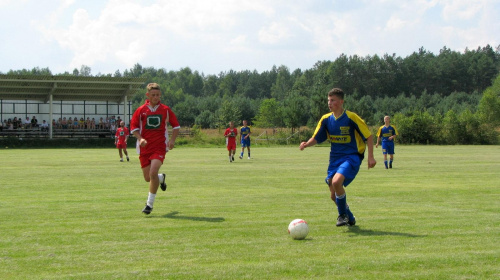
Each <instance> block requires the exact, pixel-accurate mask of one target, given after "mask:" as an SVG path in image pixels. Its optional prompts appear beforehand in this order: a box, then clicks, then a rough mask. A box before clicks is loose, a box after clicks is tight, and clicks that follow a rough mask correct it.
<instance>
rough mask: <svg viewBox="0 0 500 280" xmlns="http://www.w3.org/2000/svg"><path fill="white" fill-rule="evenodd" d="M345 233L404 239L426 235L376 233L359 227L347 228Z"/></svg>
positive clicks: (389, 232) (390, 232) (391, 232)
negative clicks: (401, 237) (402, 237)
mask: <svg viewBox="0 0 500 280" xmlns="http://www.w3.org/2000/svg"><path fill="white" fill-rule="evenodd" d="M347 229H348V230H347V232H349V233H354V234H356V235H366V236H385V235H389V236H404V237H426V236H427V235H419V234H411V233H404V232H393V231H376V230H371V229H362V228H360V227H359V226H350V227H347Z"/></svg>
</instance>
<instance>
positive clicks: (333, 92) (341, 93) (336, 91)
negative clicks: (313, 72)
mask: <svg viewBox="0 0 500 280" xmlns="http://www.w3.org/2000/svg"><path fill="white" fill-rule="evenodd" d="M334 95H335V96H337V97H338V98H340V99H342V100H344V91H343V90H342V89H341V88H332V89H331V90H330V91H329V92H328V96H334Z"/></svg>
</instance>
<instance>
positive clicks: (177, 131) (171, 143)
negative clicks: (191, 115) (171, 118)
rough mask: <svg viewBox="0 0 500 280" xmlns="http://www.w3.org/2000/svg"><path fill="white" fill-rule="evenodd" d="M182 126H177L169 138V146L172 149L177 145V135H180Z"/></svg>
mask: <svg viewBox="0 0 500 280" xmlns="http://www.w3.org/2000/svg"><path fill="white" fill-rule="evenodd" d="M180 128H181V127H180V126H177V127H174V128H173V129H172V137H170V139H169V140H168V148H169V149H170V150H172V149H173V148H174V146H175V139H177V135H179V130H180Z"/></svg>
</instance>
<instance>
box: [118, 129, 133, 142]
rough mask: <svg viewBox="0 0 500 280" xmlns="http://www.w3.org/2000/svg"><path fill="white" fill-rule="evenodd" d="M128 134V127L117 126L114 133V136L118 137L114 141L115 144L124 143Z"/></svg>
mask: <svg viewBox="0 0 500 280" xmlns="http://www.w3.org/2000/svg"><path fill="white" fill-rule="evenodd" d="M129 135H130V134H129V133H128V128H126V127H119V128H118V129H117V130H116V134H115V138H117V139H118V141H116V144H117V145H120V144H126V143H127V141H126V139H127V137H128V136H129Z"/></svg>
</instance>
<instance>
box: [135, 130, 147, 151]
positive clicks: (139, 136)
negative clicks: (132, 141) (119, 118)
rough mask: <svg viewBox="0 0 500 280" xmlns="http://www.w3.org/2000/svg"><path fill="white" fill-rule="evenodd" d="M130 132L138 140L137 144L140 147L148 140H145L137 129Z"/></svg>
mask: <svg viewBox="0 0 500 280" xmlns="http://www.w3.org/2000/svg"><path fill="white" fill-rule="evenodd" d="M132 134H134V137H135V138H137V141H139V145H140V146H141V147H144V146H146V144H148V141H146V139H144V138H142V136H141V134H140V133H139V130H134V131H132Z"/></svg>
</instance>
